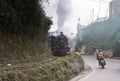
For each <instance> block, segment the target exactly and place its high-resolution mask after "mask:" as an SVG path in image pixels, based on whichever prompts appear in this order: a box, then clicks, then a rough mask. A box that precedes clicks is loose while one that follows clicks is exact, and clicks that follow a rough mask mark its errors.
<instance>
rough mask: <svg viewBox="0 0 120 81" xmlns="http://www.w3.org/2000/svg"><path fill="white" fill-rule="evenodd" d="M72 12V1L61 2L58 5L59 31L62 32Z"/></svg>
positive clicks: (64, 0) (61, 0) (60, 0)
mask: <svg viewBox="0 0 120 81" xmlns="http://www.w3.org/2000/svg"><path fill="white" fill-rule="evenodd" d="M70 10H71V3H70V0H59V1H58V4H57V10H56V12H57V16H58V21H57V24H58V31H61V30H62V28H63V26H64V23H65V20H66V18H67V16H68V15H69V13H70Z"/></svg>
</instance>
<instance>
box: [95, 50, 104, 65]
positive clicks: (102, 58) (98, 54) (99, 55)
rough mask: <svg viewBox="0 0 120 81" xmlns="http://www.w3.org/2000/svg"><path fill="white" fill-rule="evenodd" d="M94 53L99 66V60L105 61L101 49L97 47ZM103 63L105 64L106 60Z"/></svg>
mask: <svg viewBox="0 0 120 81" xmlns="http://www.w3.org/2000/svg"><path fill="white" fill-rule="evenodd" d="M96 55H97V60H98V63H99V66H100V61H101V60H104V62H105V59H104V53H103V50H102V49H97V53H96ZM105 64H106V62H105Z"/></svg>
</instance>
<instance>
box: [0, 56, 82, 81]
mask: <svg viewBox="0 0 120 81" xmlns="http://www.w3.org/2000/svg"><path fill="white" fill-rule="evenodd" d="M83 69H84V62H83V59H82V57H81V56H79V55H76V54H71V55H68V56H66V57H63V58H60V59H58V60H55V61H52V62H50V63H45V64H41V65H39V66H38V67H31V68H24V69H19V70H17V69H16V70H9V71H4V72H2V73H1V74H0V76H1V77H0V78H1V80H0V81H68V79H70V78H72V77H73V76H75V75H77V74H79V73H80V72H81V71H82V70H83Z"/></svg>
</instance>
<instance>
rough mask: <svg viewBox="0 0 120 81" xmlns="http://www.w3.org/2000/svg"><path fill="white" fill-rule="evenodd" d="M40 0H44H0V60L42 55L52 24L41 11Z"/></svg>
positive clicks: (28, 58)
mask: <svg viewBox="0 0 120 81" xmlns="http://www.w3.org/2000/svg"><path fill="white" fill-rule="evenodd" d="M44 1H48V0H0V62H5V61H10V60H16V59H17V60H20V59H23V60H27V61H31V60H33V59H34V58H35V56H36V57H37V59H40V58H42V57H44V56H42V54H43V52H46V51H47V45H46V43H47V35H48V30H49V28H50V25H51V24H52V21H51V19H50V17H46V14H45V12H44V10H43V7H42V2H44ZM24 50H27V52H28V53H26V52H25V51H24ZM40 55H41V56H42V57H40V58H38V56H40ZM33 56H34V57H33Z"/></svg>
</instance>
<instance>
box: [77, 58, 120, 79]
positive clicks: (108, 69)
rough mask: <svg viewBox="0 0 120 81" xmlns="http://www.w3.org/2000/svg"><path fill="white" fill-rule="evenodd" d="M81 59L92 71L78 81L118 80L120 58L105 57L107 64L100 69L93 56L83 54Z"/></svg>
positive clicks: (119, 77) (119, 75) (119, 76)
mask: <svg viewBox="0 0 120 81" xmlns="http://www.w3.org/2000/svg"><path fill="white" fill-rule="evenodd" d="M83 59H84V61H85V63H86V64H88V65H90V66H91V67H92V69H93V72H92V73H90V74H89V75H88V76H86V77H85V78H83V79H81V80H78V81H120V60H115V59H106V63H107V65H106V66H105V69H101V68H100V67H99V66H98V62H97V60H96V59H95V57H94V56H83Z"/></svg>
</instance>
